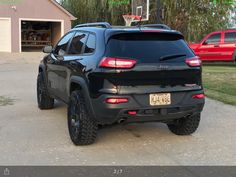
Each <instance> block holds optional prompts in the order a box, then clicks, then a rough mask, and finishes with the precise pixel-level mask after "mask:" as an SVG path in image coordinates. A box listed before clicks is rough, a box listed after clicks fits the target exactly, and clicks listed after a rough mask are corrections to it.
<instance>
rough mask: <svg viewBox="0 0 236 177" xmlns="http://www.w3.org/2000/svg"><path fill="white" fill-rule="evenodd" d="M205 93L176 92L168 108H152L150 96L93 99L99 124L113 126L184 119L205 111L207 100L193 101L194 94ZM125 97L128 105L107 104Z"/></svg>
mask: <svg viewBox="0 0 236 177" xmlns="http://www.w3.org/2000/svg"><path fill="white" fill-rule="evenodd" d="M200 93H203V91H202V90H201V91H191V92H175V93H171V94H172V104H171V105H168V106H150V104H149V94H143V95H142V94H139V95H119V96H117V95H111V94H104V95H102V96H100V97H99V98H97V99H92V105H93V109H94V113H95V115H96V117H95V118H96V120H97V121H98V123H99V124H113V123H115V122H118V121H119V120H125V121H127V122H156V121H157V122H168V121H170V120H173V119H178V118H182V117H185V116H188V115H192V114H195V113H200V112H201V111H202V110H203V107H204V104H205V99H193V98H192V96H193V95H194V94H200ZM110 97H112V98H120V97H125V98H128V99H129V102H128V103H121V104H107V103H106V102H105V100H106V99H107V98H110ZM129 111H136V112H137V114H136V115H129V114H128V112H129Z"/></svg>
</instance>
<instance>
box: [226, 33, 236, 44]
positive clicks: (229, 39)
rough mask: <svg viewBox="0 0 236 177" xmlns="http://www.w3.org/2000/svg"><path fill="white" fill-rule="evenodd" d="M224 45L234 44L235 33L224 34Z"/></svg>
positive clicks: (235, 40)
mask: <svg viewBox="0 0 236 177" xmlns="http://www.w3.org/2000/svg"><path fill="white" fill-rule="evenodd" d="M225 43H236V32H230V33H225Z"/></svg>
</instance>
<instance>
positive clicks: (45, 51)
mask: <svg viewBox="0 0 236 177" xmlns="http://www.w3.org/2000/svg"><path fill="white" fill-rule="evenodd" d="M52 51H53V48H52V46H50V45H48V46H45V47H44V48H43V53H52Z"/></svg>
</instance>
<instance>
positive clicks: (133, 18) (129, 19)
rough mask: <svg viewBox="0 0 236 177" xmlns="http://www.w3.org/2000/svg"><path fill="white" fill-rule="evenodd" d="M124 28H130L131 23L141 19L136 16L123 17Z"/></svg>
mask: <svg viewBox="0 0 236 177" xmlns="http://www.w3.org/2000/svg"><path fill="white" fill-rule="evenodd" d="M123 18H124V20H125V26H131V24H132V22H134V21H136V20H140V19H141V18H142V17H141V16H137V15H123Z"/></svg>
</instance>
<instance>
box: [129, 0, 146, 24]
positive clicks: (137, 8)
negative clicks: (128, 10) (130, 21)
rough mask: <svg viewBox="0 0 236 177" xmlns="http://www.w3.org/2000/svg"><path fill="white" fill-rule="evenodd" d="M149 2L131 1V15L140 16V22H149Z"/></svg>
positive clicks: (142, 0)
mask: <svg viewBox="0 0 236 177" xmlns="http://www.w3.org/2000/svg"><path fill="white" fill-rule="evenodd" d="M149 5H150V0H132V15H136V16H142V21H148V20H149Z"/></svg>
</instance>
